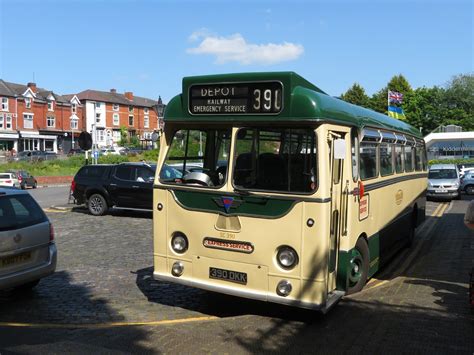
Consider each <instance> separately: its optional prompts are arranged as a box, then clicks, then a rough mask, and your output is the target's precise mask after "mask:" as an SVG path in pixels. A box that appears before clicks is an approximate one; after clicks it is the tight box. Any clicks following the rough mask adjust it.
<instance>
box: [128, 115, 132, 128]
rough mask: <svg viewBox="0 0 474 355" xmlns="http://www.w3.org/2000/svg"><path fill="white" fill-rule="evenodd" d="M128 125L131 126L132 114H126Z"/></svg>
mask: <svg viewBox="0 0 474 355" xmlns="http://www.w3.org/2000/svg"><path fill="white" fill-rule="evenodd" d="M128 125H129V126H133V115H130V116H128Z"/></svg>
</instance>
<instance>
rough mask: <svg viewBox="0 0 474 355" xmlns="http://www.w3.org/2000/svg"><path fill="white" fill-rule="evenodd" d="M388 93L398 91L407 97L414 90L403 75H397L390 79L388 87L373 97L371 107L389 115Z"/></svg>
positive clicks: (370, 102)
mask: <svg viewBox="0 0 474 355" xmlns="http://www.w3.org/2000/svg"><path fill="white" fill-rule="evenodd" d="M388 91H396V92H399V93H402V94H403V95H404V96H406V95H408V94H410V93H411V92H412V91H413V89H412V87H411V85H410V83H409V82H408V80H407V79H405V77H404V76H403V75H402V74H398V75H395V76H393V77H392V79H390V81H389V82H388V84H387V86H386V87H384V88H383V89H381V90H379V91H377V92H376V93H375V94H374V95H372V97H371V98H370V101H369V107H370V108H371V109H372V110H375V111H377V112H380V113H384V114H387V110H388V108H387V96H388Z"/></svg>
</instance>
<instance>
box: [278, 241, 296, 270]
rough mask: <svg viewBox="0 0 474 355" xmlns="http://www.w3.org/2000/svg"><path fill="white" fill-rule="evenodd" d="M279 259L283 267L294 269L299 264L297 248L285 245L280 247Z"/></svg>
mask: <svg viewBox="0 0 474 355" xmlns="http://www.w3.org/2000/svg"><path fill="white" fill-rule="evenodd" d="M277 261H278V264H279V265H280V266H281V267H282V268H283V269H292V268H294V267H295V265H296V264H298V254H297V253H296V251H295V249H293V248H291V247H289V246H286V245H285V246H282V247H280V249H278V253H277Z"/></svg>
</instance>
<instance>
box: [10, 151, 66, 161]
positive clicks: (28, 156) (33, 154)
mask: <svg viewBox="0 0 474 355" xmlns="http://www.w3.org/2000/svg"><path fill="white" fill-rule="evenodd" d="M57 158H58V155H57V154H56V153H55V152H44V151H41V150H24V151H22V152H19V153H18V154H17V155H16V156H15V157H13V158H12V159H11V160H13V161H43V160H52V159H57Z"/></svg>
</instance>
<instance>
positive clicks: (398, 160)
mask: <svg viewBox="0 0 474 355" xmlns="http://www.w3.org/2000/svg"><path fill="white" fill-rule="evenodd" d="M394 150H395V171H396V172H397V173H403V147H402V146H401V145H399V144H396V145H395V146H394Z"/></svg>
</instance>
